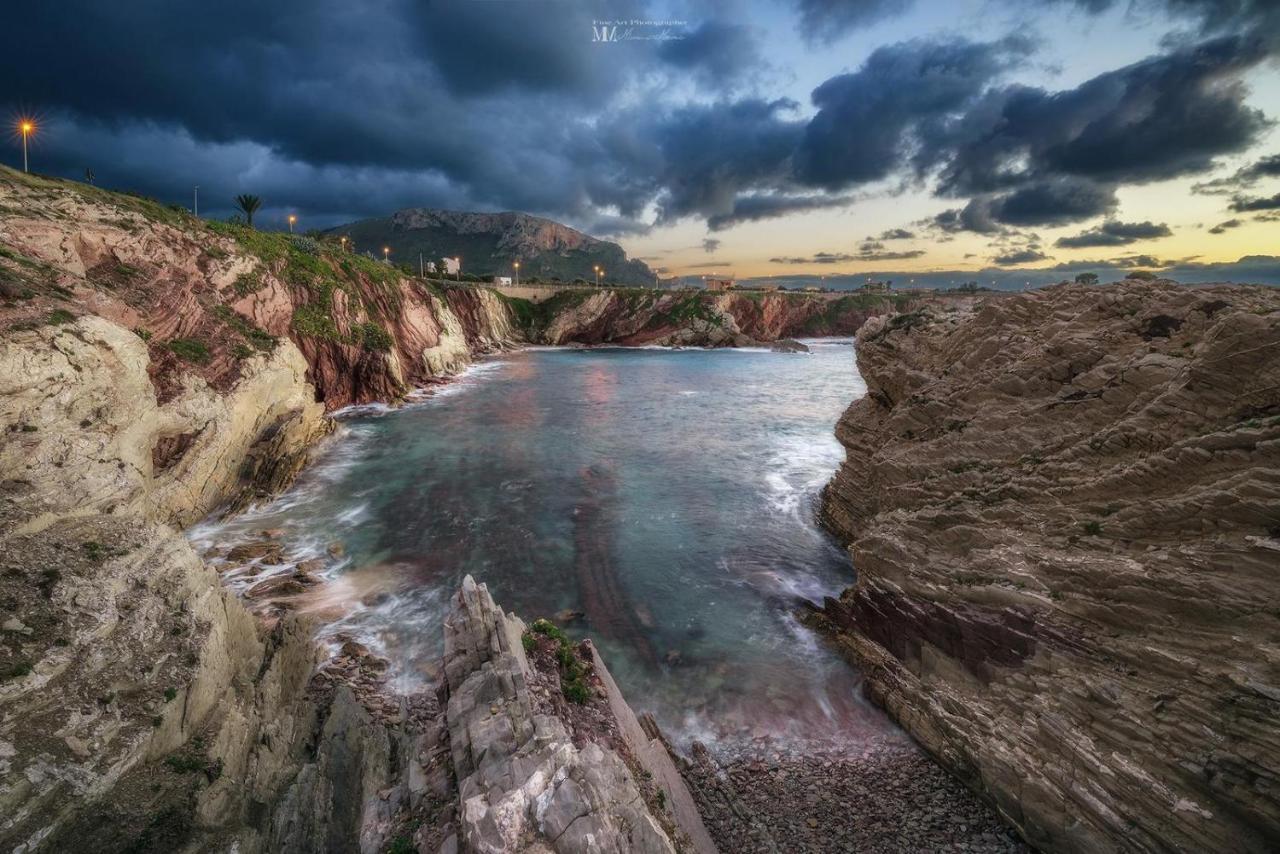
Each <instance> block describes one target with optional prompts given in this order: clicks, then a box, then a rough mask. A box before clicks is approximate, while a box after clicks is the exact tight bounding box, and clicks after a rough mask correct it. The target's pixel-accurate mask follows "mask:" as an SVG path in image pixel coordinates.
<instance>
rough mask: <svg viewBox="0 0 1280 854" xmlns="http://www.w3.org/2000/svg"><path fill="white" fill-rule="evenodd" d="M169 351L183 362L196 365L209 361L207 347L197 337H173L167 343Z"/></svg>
mask: <svg viewBox="0 0 1280 854" xmlns="http://www.w3.org/2000/svg"><path fill="white" fill-rule="evenodd" d="M168 347H169V350H170V352H172V353H173V354H174V355H175V356H177V357H178V358H179V359H181V360H182V361H184V362H192V363H195V364H197V365H206V364H208V363H209V348H208V346H207V345H206V344H205V343H204V342H203V341H201V340H199V339H197V338H175V339H173V340H172V341H170V342H169V344H168Z"/></svg>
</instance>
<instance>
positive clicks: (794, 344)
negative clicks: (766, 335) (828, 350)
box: [769, 338, 809, 353]
mask: <svg viewBox="0 0 1280 854" xmlns="http://www.w3.org/2000/svg"><path fill="white" fill-rule="evenodd" d="M769 349H770V350H772V351H773V352H775V353H808V352H809V348H808V346H807V345H805V344H801V343H800V342H799V341H796V340H795V339H793V338H783V339H781V340H779V341H774V342H773V344H772V345H771V346H770V347H769Z"/></svg>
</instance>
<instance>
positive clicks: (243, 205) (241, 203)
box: [236, 194, 262, 228]
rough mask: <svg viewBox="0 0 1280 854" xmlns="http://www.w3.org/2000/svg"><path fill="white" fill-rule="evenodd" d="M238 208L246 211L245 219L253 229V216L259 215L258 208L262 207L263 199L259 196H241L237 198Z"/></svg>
mask: <svg viewBox="0 0 1280 854" xmlns="http://www.w3.org/2000/svg"><path fill="white" fill-rule="evenodd" d="M236 207H238V208H240V210H242V211H244V218H245V221H246V222H247V223H249V227H250V228H253V215H254V214H255V213H257V211H258V208H260V207H262V199H260V198H258V197H257V196H250V195H247V194H246V195H239V196H236Z"/></svg>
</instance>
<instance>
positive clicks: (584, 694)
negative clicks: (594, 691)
mask: <svg viewBox="0 0 1280 854" xmlns="http://www.w3.org/2000/svg"><path fill="white" fill-rule="evenodd" d="M536 635H542V636H543V637H545V638H547V639H549V640H550V641H551V642H552V643H553V644H555V657H556V663H557V665H559V668H560V690H561V691H562V692H563V693H564V696H565V699H566V700H568V701H569V702H571V703H577V704H578V705H582V704H584V703H586V702H587V701H588V700H590V699H591V686H590V685H588V684H587V668H586V666H585V665H584V664H583V663H582V660H581V659H579V658H578V654H577V653H576V652H575V651H574V648H573V641H571V640H569V636H568V635H566V634H565V633H564V632H562V631H560V629H559V628H558V627H557V626H556V625H555V624H554V623H552V622H551V621H550V620H534V622H533V625H531V626H530V627H529V630H528V631H527V632H525V633H524V636H523V637H522V638H521V639H520V640H521V642H522V643H523V644H524V649H525V652H533V651H534V650H536V649H537V647H538V641H537V638H536V637H535V636H536Z"/></svg>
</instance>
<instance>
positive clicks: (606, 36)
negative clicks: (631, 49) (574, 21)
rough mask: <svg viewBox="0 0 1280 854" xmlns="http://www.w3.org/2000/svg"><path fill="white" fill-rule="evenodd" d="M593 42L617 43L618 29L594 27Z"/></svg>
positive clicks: (592, 31) (592, 28)
mask: <svg viewBox="0 0 1280 854" xmlns="http://www.w3.org/2000/svg"><path fill="white" fill-rule="evenodd" d="M591 40H592V41H593V42H616V41H617V40H618V28H617V27H616V26H613V27H608V26H594V25H593V26H592V27H591Z"/></svg>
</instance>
